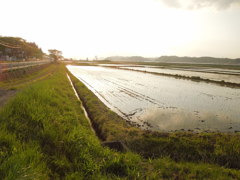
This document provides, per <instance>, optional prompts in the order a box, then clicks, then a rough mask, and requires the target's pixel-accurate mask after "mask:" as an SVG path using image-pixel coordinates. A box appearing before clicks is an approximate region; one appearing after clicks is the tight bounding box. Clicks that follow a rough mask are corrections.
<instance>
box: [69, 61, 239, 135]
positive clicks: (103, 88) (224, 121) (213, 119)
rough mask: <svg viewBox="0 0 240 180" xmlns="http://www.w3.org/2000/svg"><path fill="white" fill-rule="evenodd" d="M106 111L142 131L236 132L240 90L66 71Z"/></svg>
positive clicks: (132, 74) (83, 69) (93, 69)
mask: <svg viewBox="0 0 240 180" xmlns="http://www.w3.org/2000/svg"><path fill="white" fill-rule="evenodd" d="M67 67H68V69H69V70H70V71H71V73H72V74H73V75H74V76H76V77H77V78H78V79H79V80H81V81H82V82H83V83H84V84H85V85H86V86H87V87H88V88H89V89H90V90H91V91H92V92H94V93H95V94H96V95H97V96H98V97H99V99H101V100H102V101H103V103H105V105H107V106H108V107H109V108H111V109H112V110H113V111H115V112H116V113H118V114H119V115H120V116H122V117H123V118H124V119H126V120H127V121H129V122H131V123H132V124H136V125H137V126H140V127H142V128H144V129H151V130H159V131H195V132H198V131H221V132H236V131H240V118H239V115H240V110H239V109H240V108H239V107H240V89H239V88H229V87H223V86H219V85H215V84H211V83H205V82H194V81H191V80H184V79H176V78H174V77H168V76H158V75H153V74H148V73H142V72H136V71H129V70H124V69H114V68H108V67H99V66H67Z"/></svg>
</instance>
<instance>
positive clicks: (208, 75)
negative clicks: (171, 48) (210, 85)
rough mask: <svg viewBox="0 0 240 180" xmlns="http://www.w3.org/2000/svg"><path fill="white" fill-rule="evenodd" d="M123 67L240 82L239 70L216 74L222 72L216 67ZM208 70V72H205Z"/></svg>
mask: <svg viewBox="0 0 240 180" xmlns="http://www.w3.org/2000/svg"><path fill="white" fill-rule="evenodd" d="M121 68H123V69H132V70H138V71H147V72H156V73H165V74H172V75H175V74H178V75H183V76H199V77H201V78H203V79H211V80H215V81H222V80H224V81H226V82H232V83H239V84H240V71H237V70H228V71H227V70H225V71H224V72H221V73H235V74H236V75H229V74H216V73H218V72H220V70H219V71H218V70H214V69H210V70H209V69H204V70H199V69H182V70H181V69H162V68H149V67H121ZM196 71H202V72H196ZM204 71H206V72H204ZM207 72H216V73H207Z"/></svg>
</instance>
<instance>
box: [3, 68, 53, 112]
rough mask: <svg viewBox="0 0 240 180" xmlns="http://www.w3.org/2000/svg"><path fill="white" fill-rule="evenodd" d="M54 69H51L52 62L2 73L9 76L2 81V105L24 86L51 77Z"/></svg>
mask: <svg viewBox="0 0 240 180" xmlns="http://www.w3.org/2000/svg"><path fill="white" fill-rule="evenodd" d="M52 71H53V69H51V68H50V64H48V65H40V66H35V67H28V68H26V69H19V70H15V71H10V72H9V73H7V72H5V73H4V74H1V75H2V76H5V77H7V78H4V80H2V81H1V82H0V107H1V106H3V105H5V104H6V103H7V101H8V100H9V99H11V98H12V97H14V96H15V95H16V94H17V93H18V92H19V91H20V90H21V89H22V88H23V87H25V86H26V85H28V84H31V83H33V82H36V81H39V80H43V79H45V78H47V77H49V76H50V75H51V74H52Z"/></svg>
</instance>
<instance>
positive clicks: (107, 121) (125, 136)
mask: <svg viewBox="0 0 240 180" xmlns="http://www.w3.org/2000/svg"><path fill="white" fill-rule="evenodd" d="M71 78H72V81H73V84H74V86H75V88H76V90H77V92H78V94H79V96H80V98H81V100H82V102H83V104H84V106H85V108H86V110H87V111H88V113H89V116H90V118H91V119H92V123H93V125H94V126H95V129H97V132H98V134H99V135H100V137H101V138H102V139H103V140H107V141H109V140H110V141H111V140H121V141H124V142H125V143H126V145H127V146H128V147H129V149H130V150H131V151H133V152H136V153H138V154H140V155H142V156H143V157H145V158H162V157H170V158H171V159H173V160H175V161H178V162H196V163H199V162H201V163H211V164H218V165H220V166H223V167H227V168H236V169H240V134H239V133H235V134H233V133H232V134H226V133H191V132H178V133H161V132H151V131H144V130H140V129H138V128H134V127H129V125H128V123H127V122H126V121H125V120H124V119H123V118H121V117H119V116H118V115H117V114H116V113H113V112H112V111H111V110H110V109H109V108H107V107H106V106H105V105H104V104H103V103H102V102H101V101H100V100H99V99H98V98H97V97H96V96H95V95H94V93H93V92H91V91H90V90H89V89H88V88H87V87H86V86H85V85H84V84H83V83H82V82H80V81H79V80H78V79H77V78H76V77H74V76H73V75H71Z"/></svg>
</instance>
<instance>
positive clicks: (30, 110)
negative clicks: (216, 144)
mask: <svg viewBox="0 0 240 180" xmlns="http://www.w3.org/2000/svg"><path fill="white" fill-rule="evenodd" d="M47 72H51V76H48V78H44V79H39V80H38V81H35V82H32V83H31V84H28V85H27V86H25V87H22V89H21V92H19V93H18V94H17V95H16V97H15V98H14V99H12V100H11V101H10V102H8V104H7V105H5V106H4V107H3V108H2V109H1V110H0V123H1V129H0V177H1V178H2V179H59V178H62V179H161V178H165V179H169V178H172V179H186V178H192V179H196V178H198V179H204V178H205V179H206V178H209V179H231V178H233V179H234V178H235V179H239V178H240V172H239V171H237V170H231V169H226V168H223V167H219V166H217V165H210V164H203V163H188V162H179V163H176V162H174V161H173V160H171V159H170V158H168V157H164V158H161V159H143V158H142V157H141V156H139V155H137V154H133V153H130V152H128V153H118V152H114V151H112V150H109V149H108V148H104V147H102V146H101V144H100V141H99V140H98V138H97V137H96V136H95V135H94V133H93V132H92V131H91V129H90V127H89V124H88V121H87V119H86V118H85V116H84V113H83V111H82V110H81V108H80V102H79V101H78V100H77V99H76V97H75V95H74V92H73V90H72V89H71V86H70V83H69V82H68V79H67V77H66V70H65V68H64V67H63V66H61V65H52V66H50V67H49V68H48V70H47ZM75 83H76V81H75ZM76 84H77V83H76ZM76 86H78V85H76ZM94 102H95V100H93V103H94ZM107 111H108V110H107ZM99 113H100V115H101V114H103V113H102V112H99ZM104 114H107V116H109V118H110V117H112V116H114V115H111V116H110V115H109V113H104ZM105 118H107V117H105ZM108 121H109V119H106V122H108ZM109 123H110V122H109ZM111 123H114V124H115V122H111ZM111 123H110V124H108V125H111ZM119 123H120V122H119ZM121 123H122V122H121ZM105 125H106V124H105V123H103V125H102V126H103V127H105ZM116 131H117V130H116ZM119 131H122V130H119ZM117 134H118V132H116V134H115V135H117ZM115 135H114V134H112V135H111V136H110V135H108V136H107V137H111V138H113V137H114V136H115Z"/></svg>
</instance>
